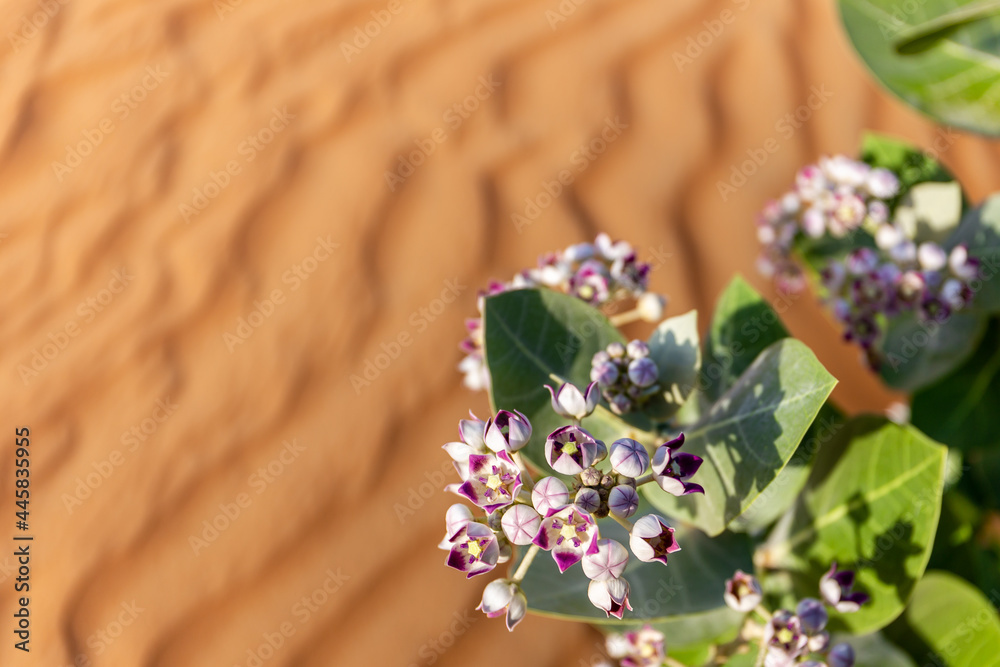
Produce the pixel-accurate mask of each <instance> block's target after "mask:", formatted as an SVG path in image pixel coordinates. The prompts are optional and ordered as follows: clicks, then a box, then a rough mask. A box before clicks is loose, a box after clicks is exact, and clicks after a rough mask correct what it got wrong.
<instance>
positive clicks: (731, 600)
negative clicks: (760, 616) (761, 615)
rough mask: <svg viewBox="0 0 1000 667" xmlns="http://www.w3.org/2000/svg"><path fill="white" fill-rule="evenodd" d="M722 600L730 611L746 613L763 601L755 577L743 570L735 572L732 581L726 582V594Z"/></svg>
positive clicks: (762, 595)
mask: <svg viewBox="0 0 1000 667" xmlns="http://www.w3.org/2000/svg"><path fill="white" fill-rule="evenodd" d="M723 598H724V599H725V601H726V604H727V605H728V606H729V607H730V609H734V610H736V611H738V612H742V613H744V614H745V613H747V612H749V611H753V610H754V609H756V608H757V605H759V604H760V603H761V601H762V600H763V599H764V593H763V591H762V590H761V588H760V582H759V581H757V577H755V576H753V575H752V574H747V573H746V572H744V571H743V570H736V573H735V574H733V578H732V579H727V580H726V592H725V593H724V594H723Z"/></svg>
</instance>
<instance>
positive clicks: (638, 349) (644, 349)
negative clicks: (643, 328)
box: [625, 340, 649, 359]
mask: <svg viewBox="0 0 1000 667" xmlns="http://www.w3.org/2000/svg"><path fill="white" fill-rule="evenodd" d="M625 352H626V353H628V356H630V357H631V358H633V359H640V358H642V357H648V356H649V346H648V345H646V344H645V343H644V342H642V341H641V340H633V341H629V344H628V345H626V346H625Z"/></svg>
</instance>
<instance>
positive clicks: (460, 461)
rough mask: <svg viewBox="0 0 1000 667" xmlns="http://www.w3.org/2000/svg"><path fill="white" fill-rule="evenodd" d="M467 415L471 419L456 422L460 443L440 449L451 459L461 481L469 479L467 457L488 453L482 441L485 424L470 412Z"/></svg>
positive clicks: (448, 444) (453, 443)
mask: <svg viewBox="0 0 1000 667" xmlns="http://www.w3.org/2000/svg"><path fill="white" fill-rule="evenodd" d="M469 415H470V416H471V417H472V419H462V420H459V422H458V437H459V439H460V442H449V443H447V444H445V445H442V447H441V448H442V449H444V451H445V452H447V453H448V456H450V457H451V458H452V460H453V461H454V466H455V471H456V472H458V476H459V477H461V478H462V479H463V480H465V479H468V477H469V457H470V456H472V455H474V454H485V453H486V452H487V451H489V450H488V449H487V448H486V440H485V439H484V435H485V432H486V424H485V422H483V421H482V420H481V419H479V418H478V417H476V415H474V414H472V412H471V411H470V412H469Z"/></svg>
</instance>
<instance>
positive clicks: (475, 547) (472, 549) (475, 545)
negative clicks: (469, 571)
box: [469, 540, 483, 558]
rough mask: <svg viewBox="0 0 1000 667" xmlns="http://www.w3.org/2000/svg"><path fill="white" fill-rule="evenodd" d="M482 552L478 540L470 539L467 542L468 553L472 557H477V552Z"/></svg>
mask: <svg viewBox="0 0 1000 667" xmlns="http://www.w3.org/2000/svg"><path fill="white" fill-rule="evenodd" d="M481 553H483V550H482V548H481V547H480V546H479V542H476V541H475V540H471V541H470V542H469V555H471V556H472V557H473V558H479V554H481Z"/></svg>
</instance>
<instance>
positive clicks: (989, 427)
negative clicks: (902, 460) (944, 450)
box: [912, 319, 1000, 452]
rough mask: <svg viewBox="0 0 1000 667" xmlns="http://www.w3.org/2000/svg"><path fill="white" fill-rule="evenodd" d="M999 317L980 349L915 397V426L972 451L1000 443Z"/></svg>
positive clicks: (943, 440) (913, 412) (949, 443)
mask: <svg viewBox="0 0 1000 667" xmlns="http://www.w3.org/2000/svg"><path fill="white" fill-rule="evenodd" d="M997 406H1000V320H997V319H994V320H993V321H992V322H991V324H990V327H989V330H988V331H987V333H986V335H985V336H983V340H982V342H981V343H980V344H979V349H978V350H976V353H975V354H973V355H972V357H970V358H969V360H968V361H967V362H965V363H964V364H962V366H961V367H959V368H958V369H957V370H956V371H954V372H953V373H951V374H950V375H948V376H947V377H945V378H943V379H942V380H940V381H939V382H937V383H935V384H933V385H931V386H930V387H927V388H925V389H923V390H922V391H920V392H919V393H917V394H915V395H914V396H913V403H912V408H913V409H912V415H913V416H912V420H913V425H914V426H916V427H917V428H919V429H920V430H921V431H923V432H924V433H926V434H927V435H929V436H930V437H932V438H934V439H935V440H937V441H938V442H943V443H944V444H946V445H948V446H949V447H957V448H958V449H961V450H962V451H963V452H970V451H972V450H973V449H976V448H980V447H992V446H1000V418H998V415H997Z"/></svg>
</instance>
